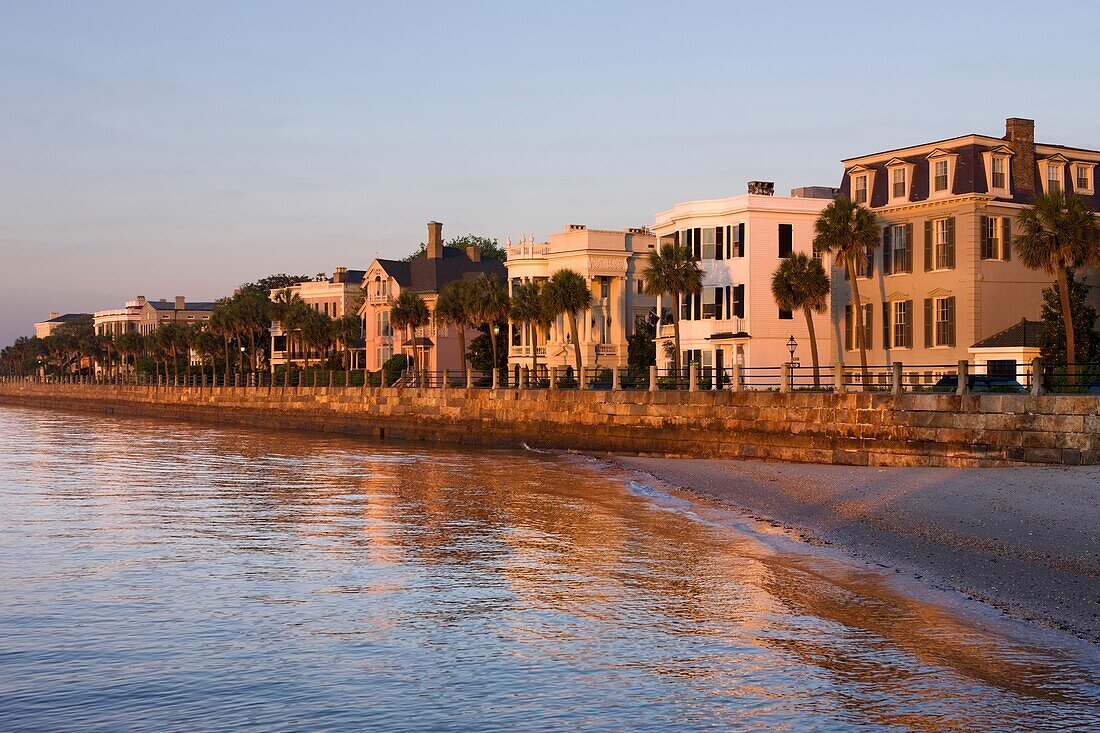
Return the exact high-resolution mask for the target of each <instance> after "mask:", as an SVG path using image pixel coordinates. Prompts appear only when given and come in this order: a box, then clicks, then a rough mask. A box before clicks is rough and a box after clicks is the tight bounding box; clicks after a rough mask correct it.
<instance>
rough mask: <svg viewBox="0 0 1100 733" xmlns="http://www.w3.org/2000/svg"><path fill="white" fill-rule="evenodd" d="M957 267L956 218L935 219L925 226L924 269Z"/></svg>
mask: <svg viewBox="0 0 1100 733" xmlns="http://www.w3.org/2000/svg"><path fill="white" fill-rule="evenodd" d="M954 267H955V218H954V217H952V216H949V217H947V218H946V219H933V220H931V221H927V222H925V224H924V269H925V270H950V269H953V268H954Z"/></svg>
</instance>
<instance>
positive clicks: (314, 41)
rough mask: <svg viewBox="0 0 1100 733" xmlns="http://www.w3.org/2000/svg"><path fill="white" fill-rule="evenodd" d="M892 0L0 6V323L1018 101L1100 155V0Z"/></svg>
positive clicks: (880, 144) (221, 278) (483, 223)
mask: <svg viewBox="0 0 1100 733" xmlns="http://www.w3.org/2000/svg"><path fill="white" fill-rule="evenodd" d="M893 5H894V4H893V3H882V2H875V3H827V2H816V3H807V4H805V5H804V6H801V4H795V3H788V2H771V3H751V4H742V3H730V2H715V3H671V2H670V3H667V4H660V3H643V2H622V3H609V2H607V3H589V2H584V3H581V2H563V1H559V2H556V3H537V4H536V3H526V2H515V1H514V2H499V3H497V2H491V3H490V2H482V3H479V2H464V3H453V2H446V3H443V2H441V3H416V2H385V3H368V2H347V3H337V2H308V3H306V2H293V3H291V2H286V3H277V2H251V3H231V2H216V3H205V2H186V3H184V2H177V3H163V2H132V3H124V2H94V1H92V0H83V1H79V2H48V1H45V0H42V1H39V2H31V1H29V0H27V1H25V2H3V1H0V18H2V19H3V23H2V25H0V109H2V110H3V114H0V343H3V344H7V343H9V342H10V341H11V340H12V339H14V337H15V336H17V335H19V334H29V333H30V332H31V330H32V328H31V325H32V323H33V322H34V321H35V320H40V319H42V318H44V317H45V316H46V315H47V314H48V312H49V311H51V310H57V311H63V312H65V311H82V310H89V311H90V310H95V309H102V308H110V307H118V306H119V305H121V303H122V302H123V301H124V300H126V299H128V298H132V297H133V296H134V295H137V294H139V293H140V294H143V295H146V296H149V297H151V298H156V297H172V296H174V295H177V294H179V295H186V296H187V297H188V298H190V299H206V298H214V297H217V296H220V295H224V294H227V293H229V292H230V291H231V290H232V289H233V287H234V286H236V285H237V284H239V283H240V282H243V281H246V280H251V279H255V278H257V277H260V276H262V275H265V274H269V273H273V272H294V273H316V272H319V271H331V270H332V268H333V267H334V266H337V265H345V266H349V267H364V266H366V265H367V264H369V263H370V261H371V259H372V258H373V257H375V256H376V255H381V256H393V257H396V256H401V255H404V254H406V253H408V252H409V251H411V250H412V249H413V248H414V247H415V246H416V245H417V244H418V243H419V242H420V241H422V240H423V239H424V223H425V222H427V221H428V220H429V219H438V220H440V221H442V222H444V235H445V236H451V235H456V234H462V233H466V232H474V233H479V234H485V235H489V236H494V237H498V238H500V239H501V240H503V239H504V237H506V236H512V237H518V236H519V235H521V234H525V233H534V234H535V235H536V236H537V237H545V236H547V235H548V234H550V233H551V232H553V231H557V230H559V229H561V228H562V227H564V226H565V225H566V224H569V223H584V224H588V225H590V226H594V227H606V228H620V227H626V226H638V225H644V224H647V223H650V222H651V221H652V219H653V215H654V213H655V212H657V211H659V210H662V209H665V208H668V207H670V206H672V205H673V204H675V203H676V202H678V201H683V200H687V199H692V198H712V197H719V196H728V195H733V194H737V193H742V192H743V191H744V185H745V182H746V181H748V180H750V179H763V180H774V181H775V182H776V184H777V188H778V190H779V191H780V192H785V191H786V190H787V189H788V188H790V187H792V186H798V185H807V184H826V185H836V184H837V183H838V181H839V179H840V175H841V168H840V164H839V161H840V159H841V158H843V157H848V156H851V155H856V154H860V153H864V152H870V151H875V150H879V149H884V148H890V147H896V146H900V145H904V144H908V143H916V142H923V141H927V140H932V139H938V138H942V137H947V136H950V135H954V134H961V133H966V132H982V133H989V134H996V135H1000V134H1003V125H1004V119H1005V117H1008V116H1023V117H1033V118H1035V119H1036V125H1037V137H1038V138H1039V139H1040V140H1043V141H1049V142H1061V143H1071V144H1078V145H1082V146H1086V147H1093V148H1098V147H1100V128H1098V127H1097V124H1096V120H1097V119H1098V118H1100V109H1098V107H1100V97H1098V96H1097V95H1096V94H1094V93H1093V92H1094V91H1095V86H1096V85H1095V83H1094V82H1092V81H1089V80H1090V79H1094V78H1095V76H1096V71H1097V53H1096V44H1095V42H1094V39H1093V35H1094V31H1095V29H1096V28H1097V27H1100V3H1095V2H1087V3H1085V2H1082V3H1076V4H1074V3H1045V4H1037V3H1026V4H1020V5H1019V6H1018V7H1014V6H1013V4H1012V3H1009V2H998V3H960V2H954V3H944V4H937V3H927V2H921V3H908V4H907V5H908V7H906V8H903V9H898V8H894V7H893ZM994 19H995V20H994ZM1077 31H1083V33H1084V35H1080V36H1077V35H1076V32H1077ZM1090 34H1091V35H1090ZM1075 38H1076V39H1077V40H1074V39H1075Z"/></svg>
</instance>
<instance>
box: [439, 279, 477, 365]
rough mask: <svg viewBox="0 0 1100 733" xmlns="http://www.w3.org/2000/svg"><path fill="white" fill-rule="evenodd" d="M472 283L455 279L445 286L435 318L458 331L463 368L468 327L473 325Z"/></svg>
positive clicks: (440, 293) (441, 292)
mask: <svg viewBox="0 0 1100 733" xmlns="http://www.w3.org/2000/svg"><path fill="white" fill-rule="evenodd" d="M471 290H472V288H471V283H470V281H468V280H454V281H452V282H450V283H447V284H446V285H444V286H443V289H442V290H440V291H439V297H438V298H436V301H435V320H436V322H437V323H441V324H444V325H448V326H454V327H455V329H456V330H457V331H458V348H459V352H460V353H461V355H462V368H463V369H465V368H466V328H467V326H470V325H472V322H473V320H474V319H473V317H472V316H471V313H470V310H471V300H472V296H471V292H470V291H471Z"/></svg>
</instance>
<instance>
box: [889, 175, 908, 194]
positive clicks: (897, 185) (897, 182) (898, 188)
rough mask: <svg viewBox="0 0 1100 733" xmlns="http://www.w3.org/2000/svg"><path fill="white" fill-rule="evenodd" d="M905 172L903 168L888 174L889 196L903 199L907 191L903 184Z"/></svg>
mask: <svg viewBox="0 0 1100 733" xmlns="http://www.w3.org/2000/svg"><path fill="white" fill-rule="evenodd" d="M905 172H906V171H905V169H904V168H895V169H894V170H893V171H891V172H890V185H891V193H890V195H891V196H893V197H894V198H896V199H903V198H905V193H906V190H907V189H906V183H905Z"/></svg>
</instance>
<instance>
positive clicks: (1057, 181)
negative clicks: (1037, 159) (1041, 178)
mask: <svg viewBox="0 0 1100 733" xmlns="http://www.w3.org/2000/svg"><path fill="white" fill-rule="evenodd" d="M1061 190H1062V166H1060V165H1054V164H1053V163H1050V164H1047V193H1054V192H1055V191H1061Z"/></svg>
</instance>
